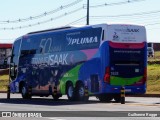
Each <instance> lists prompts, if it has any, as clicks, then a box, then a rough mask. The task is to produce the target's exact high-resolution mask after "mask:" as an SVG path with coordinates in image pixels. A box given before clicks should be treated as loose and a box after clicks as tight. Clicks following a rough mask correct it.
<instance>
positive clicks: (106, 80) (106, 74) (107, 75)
mask: <svg viewBox="0 0 160 120" xmlns="http://www.w3.org/2000/svg"><path fill="white" fill-rule="evenodd" d="M104 82H107V83H110V68H109V67H106V71H105V75H104Z"/></svg>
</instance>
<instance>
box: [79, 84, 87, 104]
mask: <svg viewBox="0 0 160 120" xmlns="http://www.w3.org/2000/svg"><path fill="white" fill-rule="evenodd" d="M76 98H77V100H78V101H88V99H89V96H85V89H84V85H83V84H82V83H79V84H78V85H77V89H76Z"/></svg>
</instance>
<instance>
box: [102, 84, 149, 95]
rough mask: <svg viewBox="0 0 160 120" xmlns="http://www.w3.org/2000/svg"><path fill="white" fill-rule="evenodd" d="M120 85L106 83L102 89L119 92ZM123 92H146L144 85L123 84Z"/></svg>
mask: <svg viewBox="0 0 160 120" xmlns="http://www.w3.org/2000/svg"><path fill="white" fill-rule="evenodd" d="M121 87H122V86H110V85H107V86H106V87H104V89H103V90H102V91H103V93H121ZM124 87H125V94H128V95H134V94H145V93H146V85H141V86H124Z"/></svg>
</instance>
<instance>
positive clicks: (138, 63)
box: [113, 60, 140, 66]
mask: <svg viewBox="0 0 160 120" xmlns="http://www.w3.org/2000/svg"><path fill="white" fill-rule="evenodd" d="M113 64H114V65H116V66H124V65H127V66H139V65H140V61H132V60H131V61H114V62H113Z"/></svg>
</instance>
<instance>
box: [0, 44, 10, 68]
mask: <svg viewBox="0 0 160 120" xmlns="http://www.w3.org/2000/svg"><path fill="white" fill-rule="evenodd" d="M11 50H12V44H9V43H0V69H5V68H7V67H8V65H6V64H4V61H5V59H6V58H7V57H9V55H10V54H11Z"/></svg>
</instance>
